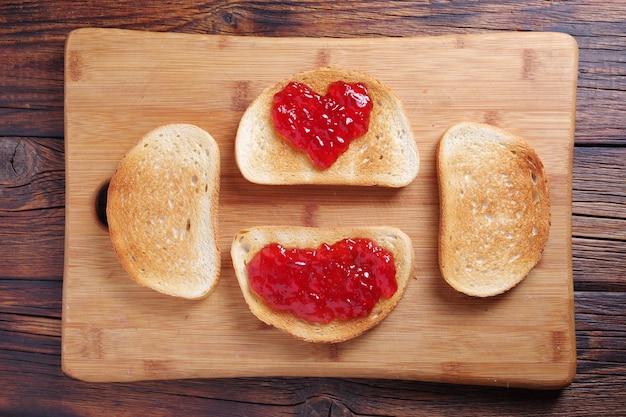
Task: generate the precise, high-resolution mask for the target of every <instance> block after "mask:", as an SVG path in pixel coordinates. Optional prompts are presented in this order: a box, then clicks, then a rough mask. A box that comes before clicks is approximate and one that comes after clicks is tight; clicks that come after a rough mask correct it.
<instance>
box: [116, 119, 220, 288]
mask: <svg viewBox="0 0 626 417" xmlns="http://www.w3.org/2000/svg"><path fill="white" fill-rule="evenodd" d="M219 187H220V153H219V147H218V145H217V143H216V141H215V140H214V139H213V137H212V136H211V135H210V134H209V133H207V132H206V131H204V130H202V129H200V128H199V127H197V126H193V125H187V124H171V125H165V126H161V127H159V128H157V129H155V130H153V131H151V132H149V133H147V134H146V135H145V136H144V137H143V138H141V140H139V141H138V142H137V143H136V144H135V145H134V146H133V147H132V148H131V149H130V150H129V151H128V152H127V153H126V154H125V155H124V157H123V158H122V159H121V160H120V162H119V164H118V167H117V169H116V170H115V173H114V174H113V176H112V178H111V181H110V183H109V188H108V194H107V207H106V214H107V222H108V225H109V234H110V238H111V242H112V244H113V249H114V250H115V253H116V254H117V256H118V258H119V260H120V263H121V264H122V266H123V267H124V269H125V270H126V271H127V272H128V275H129V276H130V278H132V279H133V280H134V281H136V282H137V283H139V284H142V285H144V286H146V287H149V288H152V289H153V290H156V291H158V292H161V293H163V294H168V295H171V296H176V297H182V298H189V299H196V298H203V297H206V296H208V295H209V294H210V293H211V292H212V291H213V290H214V289H215V288H216V286H217V284H218V281H219V274H220V259H221V258H220V251H219V248H218V245H217V236H218V233H217V230H218V223H217V210H218V196H219Z"/></svg>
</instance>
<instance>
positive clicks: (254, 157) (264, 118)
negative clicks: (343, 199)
mask: <svg viewBox="0 0 626 417" xmlns="http://www.w3.org/2000/svg"><path fill="white" fill-rule="evenodd" d="M292 81H298V82H301V83H304V84H306V85H308V86H309V87H311V88H312V89H313V91H315V92H317V93H319V94H326V91H327V88H328V85H329V84H330V83H332V82H334V81H345V82H347V83H355V82H361V83H364V84H365V85H366V87H367V89H368V92H369V95H370V98H371V99H372V102H373V104H374V107H373V109H372V112H371V114H370V124H369V128H368V131H367V133H366V134H365V135H363V136H361V137H359V138H356V139H355V140H353V141H352V142H351V143H350V146H349V148H348V150H347V151H346V152H344V153H343V154H342V155H340V156H339V158H338V159H337V161H336V162H335V163H334V164H333V165H332V166H331V167H329V168H327V169H325V170H320V169H318V168H317V167H315V166H314V164H313V163H312V161H311V160H310V158H309V156H308V155H307V154H306V153H305V152H302V151H299V150H297V149H296V148H295V147H294V146H293V145H292V144H291V143H290V142H289V141H288V140H287V139H285V138H283V137H282V136H281V135H280V134H279V133H278V132H277V131H276V129H275V127H274V124H273V122H272V117H271V114H272V104H273V99H274V95H275V94H276V93H278V92H279V91H281V90H282V89H283V88H284V87H285V86H286V85H287V84H288V83H290V82H292ZM235 157H236V161H237V166H238V167H239V170H240V171H241V173H242V174H243V176H244V177H245V178H246V179H247V180H248V181H251V182H253V183H258V184H266V185H277V184H282V185H284V184H334V185H362V186H371V185H378V186H387V187H403V186H405V185H408V184H409V183H410V182H411V181H413V180H414V179H415V177H416V176H417V172H418V170H419V155H418V150H417V145H416V143H415V139H414V137H413V133H412V130H411V126H410V124H409V121H408V119H407V117H406V115H405V112H404V108H403V106H402V102H401V101H400V99H399V97H398V96H397V95H396V94H395V93H394V92H393V91H392V90H391V89H390V88H389V87H387V86H386V85H384V84H383V83H381V82H380V81H378V80H376V79H375V78H373V77H372V76H370V75H368V74H366V73H363V72H358V71H354V70H346V69H340V68H329V67H322V68H315V69H312V70H308V71H304V72H301V73H298V74H295V75H293V76H291V77H290V78H288V79H286V80H283V81H281V82H279V83H277V84H275V85H273V86H270V87H268V88H266V89H265V90H264V91H263V92H262V93H261V94H260V95H259V96H258V97H257V98H256V99H255V100H254V101H253V102H252V103H251V104H250V105H249V107H248V108H247V109H246V111H245V112H244V114H243V116H242V118H241V121H240V124H239V128H238V130H237V136H236V140H235Z"/></svg>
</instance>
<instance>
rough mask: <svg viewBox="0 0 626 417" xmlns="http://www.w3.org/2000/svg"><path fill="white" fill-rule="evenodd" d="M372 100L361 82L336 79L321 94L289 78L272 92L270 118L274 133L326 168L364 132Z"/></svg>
mask: <svg viewBox="0 0 626 417" xmlns="http://www.w3.org/2000/svg"><path fill="white" fill-rule="evenodd" d="M372 107H373V104H372V100H371V99H370V96H369V95H368V93H367V88H366V87H365V85H363V84H361V83H354V84H348V83H345V82H343V81H336V82H334V83H332V84H330V85H329V86H328V92H327V93H326V95H325V96H321V95H319V94H317V93H316V92H314V91H313V90H311V89H310V88H309V87H308V86H306V85H305V84H302V83H299V82H291V83H289V84H287V86H286V87H285V88H284V89H283V90H282V91H280V92H279V93H276V95H275V96H274V104H273V107H272V120H273V121H274V126H275V127H276V130H277V131H278V133H280V134H281V135H282V136H284V137H285V138H287V139H288V140H289V141H290V142H291V143H292V144H293V145H294V146H295V147H296V148H298V149H301V150H303V151H306V152H307V153H308V154H309V157H310V158H311V160H312V161H313V163H314V164H315V165H316V166H317V167H318V168H320V169H326V168H329V167H330V166H331V165H332V164H333V163H335V161H336V160H337V158H339V156H340V155H341V154H342V153H344V152H345V151H346V150H347V149H348V146H350V142H352V140H354V139H356V138H358V137H360V136H363V135H364V134H365V133H367V129H368V126H369V121H370V112H371V111H372Z"/></svg>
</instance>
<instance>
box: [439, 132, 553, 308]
mask: <svg viewBox="0 0 626 417" xmlns="http://www.w3.org/2000/svg"><path fill="white" fill-rule="evenodd" d="M437 174H438V181H439V198H440V225H439V227H440V229H439V266H440V270H441V273H442V275H443V277H444V278H445V280H446V281H447V282H448V283H449V284H450V285H451V286H452V287H453V288H455V289H456V290H458V291H461V292H463V293H465V294H468V295H472V296H478V297H487V296H493V295H497V294H500V293H503V292H505V291H507V290H509V289H511V288H512V287H514V286H515V285H517V284H518V283H519V282H520V281H521V280H522V279H523V278H524V277H526V275H527V274H528V273H529V272H530V270H531V269H532V268H534V266H535V265H536V264H537V262H539V259H540V258H541V254H542V251H543V248H544V246H545V243H546V241H547V239H548V233H549V229H550V195H549V192H548V183H547V179H546V174H545V172H544V168H543V164H542V163H541V160H540V159H539V157H538V156H537V154H536V153H535V151H534V150H533V149H532V148H531V146H530V145H529V144H528V143H527V142H525V141H524V140H523V139H522V138H519V137H516V136H514V135H512V134H510V133H507V132H505V131H503V130H502V129H499V128H496V127H493V126H489V125H485V124H478V123H460V124H457V125H455V126H453V127H451V128H450V129H449V130H448V131H447V132H445V134H444V135H443V137H442V138H441V140H440V142H439V147H438V150H437Z"/></svg>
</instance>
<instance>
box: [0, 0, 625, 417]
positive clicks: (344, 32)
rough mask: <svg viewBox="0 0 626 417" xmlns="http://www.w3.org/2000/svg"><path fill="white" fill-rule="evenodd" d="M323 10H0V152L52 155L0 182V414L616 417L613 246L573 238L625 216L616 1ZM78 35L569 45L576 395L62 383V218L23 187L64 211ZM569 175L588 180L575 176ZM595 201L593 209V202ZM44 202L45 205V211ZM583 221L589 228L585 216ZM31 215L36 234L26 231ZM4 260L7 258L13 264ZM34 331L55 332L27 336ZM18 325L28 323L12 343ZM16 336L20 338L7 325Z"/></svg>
mask: <svg viewBox="0 0 626 417" xmlns="http://www.w3.org/2000/svg"><path fill="white" fill-rule="evenodd" d="M335 3H337V4H331V3H328V2H325V1H319V0H306V1H298V2H292V1H280V2H276V1H264V0H255V1H249V0H242V1H237V2H221V1H213V0H209V1H204V0H201V1H197V0H181V1H177V2H176V4H175V5H174V4H173V3H171V4H170V3H167V2H165V3H164V2H151V1H145V0H138V1H133V2H127V3H123V4H121V3H120V2H112V1H108V0H104V1H99V2H73V1H68V0H54V1H42V0H32V1H29V2H22V1H3V2H0V16H1V17H0V56H1V57H2V59H0V144H1V143H2V142H3V141H5V140H9V141H14V140H15V139H16V138H19V139H20V140H25V141H27V142H29V143H31V144H32V145H33V147H32V148H30V149H32V150H33V151H34V152H35V153H39V152H42V153H46V152H53V153H56V154H57V157H56V158H55V159H54V161H51V163H50V164H49V165H48V166H47V169H48V170H52V171H56V172H60V173H63V175H55V176H53V177H49V179H48V181H38V178H40V175H41V174H40V173H38V172H37V171H32V170H27V171H26V172H28V174H27V175H26V176H25V177H21V178H20V179H19V181H18V180H15V181H18V182H17V185H18V186H15V185H16V183H15V182H14V179H13V178H14V177H9V178H1V179H0V247H1V248H2V252H1V253H2V258H1V259H2V260H0V414H2V415H7V416H12V415H15V416H18V415H19V416H47V415H51V414H53V415H55V416H67V417H70V416H71V417H76V416H94V415H111V414H114V415H117V416H136V415H145V414H147V413H149V414H150V415H152V416H172V415H182V414H185V415H212V416H229V417H230V416H234V415H255V416H277V415H285V416H286V415H290V416H292V415H294V416H304V415H314V413H316V414H317V415H331V414H332V412H333V410H340V411H341V412H343V413H346V415H353V416H358V415H360V416H363V415H380V416H392V415H393V416H420V415H429V416H449V415H457V414H464V415H481V416H547V415H549V416H568V417H570V416H581V417H582V416H589V415H596V414H599V413H601V414H604V415H621V414H623V404H624V403H625V402H626V391H624V389H623V387H624V384H626V379H625V378H624V375H626V368H625V363H626V361H625V358H626V354H625V351H626V343H624V340H626V334H625V333H624V328H623V323H624V322H625V321H624V312H625V309H624V308H625V307H624V306H626V299H625V298H624V290H625V288H626V287H625V284H624V283H625V282H626V281H625V280H624V271H625V270H626V257H624V256H623V253H624V251H625V250H626V247H625V246H624V244H625V243H624V242H625V238H624V236H616V237H612V238H608V239H607V238H603V237H600V236H595V234H594V233H593V230H594V228H593V227H587V226H585V229H584V233H583V231H582V230H578V225H579V224H588V222H592V223H593V225H594V226H597V227H598V230H603V229H606V227H605V225H606V224H608V223H613V224H614V222H615V221H616V220H619V221H621V222H622V223H623V222H624V218H625V217H626V216H625V213H626V206H625V205H624V201H623V193H622V191H623V189H624V187H623V184H624V173H625V172H626V158H622V159H621V161H616V159H615V158H613V157H611V155H612V154H613V153H615V154H616V155H621V154H622V153H623V149H624V145H625V144H626V142H625V141H624V138H625V137H626V125H624V123H623V120H625V119H626V107H625V106H624V103H625V102H626V77H624V76H623V75H624V74H625V73H626V65H625V63H624V60H623V59H622V56H623V53H622V51H624V50H625V48H626V44H625V39H626V38H624V36H623V34H624V19H623V16H624V15H626V2H625V1H623V0H617V1H611V2H593V1H588V0H571V1H543V0H529V1H525V2H523V3H521V2H514V1H512V2H502V1H500V0H497V1H496V0H487V1H480V2H476V1H474V0H460V1H454V2H444V1H439V2H438V1H430V2H427V1H420V0H415V1H406V2H405V1H402V2H396V1H386V0H375V1H369V0H367V1H366V3H367V4H368V5H370V7H373V8H374V9H372V10H376V13H375V16H373V14H372V13H367V11H365V10H364V9H365V8H366V7H364V6H363V3H365V2H360V1H356V2H351V3H352V4H355V8H354V10H351V9H350V8H348V7H345V5H342V4H340V3H338V2H335ZM292 9H293V10H294V12H293V13H290V11H291V10H292ZM316 10H318V12H317V13H313V12H314V11H316ZM322 11H323V12H322ZM229 14H230V15H229ZM366 17H369V18H366ZM88 26H96V27H98V26H99V27H102V26H106V27H120V28H127V29H138V30H153V31H163V32H168V31H173V32H185V33H200V34H220V33H222V34H226V33H233V34H238V35H244V36H245V35H267V36H281V35H283V36H315V37H317V36H319V37H337V36H343V37H360V36H430V35H448V34H467V33H484V32H490V31H494V32H502V31H509V30H512V31H528V30H531V31H532V30H545V31H557V32H563V33H568V34H570V35H572V36H574V37H575V38H576V40H577V42H578V45H579V50H580V61H579V83H578V90H577V114H576V134H575V140H576V149H575V157H574V168H573V174H574V184H573V210H574V213H575V216H574V217H573V219H572V229H573V230H572V233H573V263H574V287H575V289H576V291H575V312H576V314H575V317H576V336H577V353H578V369H577V374H576V379H575V380H574V382H573V383H572V384H571V385H570V386H569V387H568V388H566V389H564V390H560V391H556V392H552V391H547V392H537V391H533V390H530V391H528V390H517V389H506V388H488V387H475V386H457V385H447V384H432V383H420V382H412V381H401V380H376V379H341V378H238V379H237V378H236V379H226V380H223V379H201V380H176V381H166V382H156V381H154V382H135V383H113V384H111V383H104V384H96V383H85V382H81V381H76V380H74V379H71V378H69V377H66V376H65V375H63V374H62V372H61V334H60V331H61V326H60V317H61V294H62V291H61V285H62V273H63V265H62V263H63V241H64V228H63V226H64V209H63V208H64V207H63V206H64V204H63V203H61V207H60V208H59V205H58V203H57V202H56V201H55V199H45V198H40V199H38V201H39V203H41V205H37V206H34V205H33V204H31V203H29V202H31V201H32V200H31V197H30V195H29V194H28V193H24V192H23V188H21V187H23V184H26V183H31V182H35V183H36V186H35V188H34V189H33V191H34V192H35V193H46V192H48V191H47V190H52V192H53V193H54V194H56V195H57V196H64V186H65V179H64V157H63V100H64V96H63V76H64V70H63V60H64V43H65V40H66V36H67V34H68V33H69V32H70V31H71V30H72V29H75V28H79V27H88ZM57 145H60V147H59V146H57ZM5 155H6V154H2V158H3V159H2V160H0V164H1V163H4V162H5V159H4V158H5ZM10 155H11V154H9V155H8V156H9V157H10ZM28 159H29V158H27V159H21V160H20V159H18V160H15V163H16V166H15V168H16V169H18V170H20V169H21V167H20V166H19V165H20V164H21V163H22V162H23V163H24V164H27V163H28V162H26V161H28ZM616 162H617V165H616ZM581 166H585V167H587V168H586V169H585V170H584V172H583V171H581V168H580V167H581ZM595 166H597V167H603V166H611V167H614V169H611V170H608V171H605V173H606V175H603V176H598V175H595V176H593V178H594V179H593V180H591V178H588V177H587V176H588V175H589V174H590V173H593V172H594V167H595ZM596 187H597V190H598V191H601V192H596V190H595V188H596ZM57 190H58V191H57ZM596 196H598V197H600V198H602V199H603V200H602V201H601V202H598V203H596V202H594V200H593V198H595V197H596ZM22 199H24V201H23V202H21V200H22ZM48 203H50V204H54V206H52V207H47V206H46V204H48ZM596 206H597V208H598V210H599V211H601V212H602V214H601V215H596V214H595V209H594V207H596ZM22 207H24V209H21V208H22ZM26 207H30V208H29V209H26ZM33 209H36V210H37V211H36V212H35V211H33V213H37V216H38V219H39V220H38V221H36V222H29V221H28V218H29V215H30V214H29V213H30V212H31V210H33ZM8 242H10V244H9V243H8ZM14 246H17V247H19V248H20V250H16V251H14V250H13V249H12V248H13V247H14ZM40 318H49V319H50V320H52V321H56V322H57V323H59V324H58V325H56V326H53V327H50V326H47V325H41V326H40V324H41V321H40V320H39V319H40ZM25 321H31V322H32V323H33V324H32V325H30V326H29V327H28V330H27V331H26V332H24V331H23V330H24V327H23V323H24V322H25ZM14 322H18V323H20V324H19V325H16V326H13V323H14ZM51 329H54V330H53V331H51ZM25 393H29V395H25ZM337 413H338V411H337Z"/></svg>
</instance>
